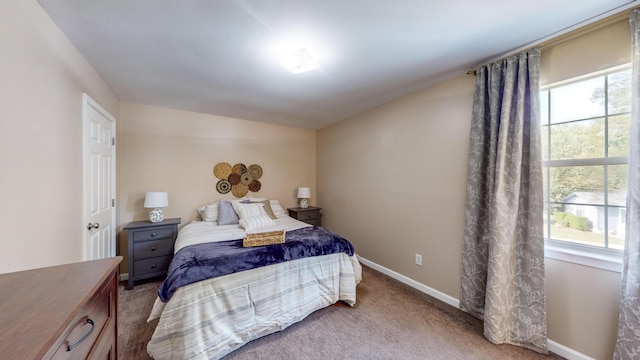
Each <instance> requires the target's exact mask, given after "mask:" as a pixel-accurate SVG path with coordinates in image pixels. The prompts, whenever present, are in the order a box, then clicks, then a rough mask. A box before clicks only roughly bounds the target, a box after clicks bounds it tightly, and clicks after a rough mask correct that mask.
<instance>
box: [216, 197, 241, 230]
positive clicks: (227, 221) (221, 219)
mask: <svg viewBox="0 0 640 360" xmlns="http://www.w3.org/2000/svg"><path fill="white" fill-rule="evenodd" d="M240 202H241V203H243V204H246V203H248V202H249V200H248V199H247V200H240ZM219 206H220V208H219V209H218V225H236V224H238V221H239V220H240V219H239V218H238V214H236V212H235V210H233V204H232V203H231V200H220V202H219Z"/></svg>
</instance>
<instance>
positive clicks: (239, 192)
mask: <svg viewBox="0 0 640 360" xmlns="http://www.w3.org/2000/svg"><path fill="white" fill-rule="evenodd" d="M248 192H249V187H248V186H247V185H245V184H242V183H240V184H238V185H233V186H232V187H231V193H232V194H233V196H235V197H239V198H241V197H243V196H246V195H247V193H248Z"/></svg>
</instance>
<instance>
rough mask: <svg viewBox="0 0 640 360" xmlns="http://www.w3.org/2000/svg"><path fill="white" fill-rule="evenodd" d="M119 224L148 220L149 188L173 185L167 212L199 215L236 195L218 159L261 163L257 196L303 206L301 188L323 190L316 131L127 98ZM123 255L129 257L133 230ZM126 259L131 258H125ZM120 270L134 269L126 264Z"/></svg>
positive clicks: (121, 133)
mask: <svg viewBox="0 0 640 360" xmlns="http://www.w3.org/2000/svg"><path fill="white" fill-rule="evenodd" d="M117 153H118V163H117V168H118V184H117V185H118V202H119V204H118V206H117V209H118V225H119V229H122V227H123V226H124V225H126V224H127V223H128V222H130V221H132V220H147V219H148V210H147V209H145V208H143V203H144V194H145V192H147V191H167V192H168V196H169V207H167V208H165V209H164V213H165V217H166V218H171V217H181V218H182V225H184V224H186V223H187V222H189V221H191V220H195V219H196V218H197V213H196V211H195V209H196V208H197V207H199V206H201V205H205V204H208V203H210V202H212V201H214V200H217V199H221V198H225V199H228V198H233V195H232V194H231V193H229V194H225V195H222V194H219V193H218V192H217V191H216V188H215V185H216V182H217V179H216V178H215V176H214V175H213V167H214V165H215V164H217V163H219V162H228V163H230V164H232V165H233V164H236V163H244V164H246V165H250V164H259V165H260V166H262V169H263V171H264V174H263V176H262V178H261V179H260V182H261V183H262V188H261V189H260V191H258V192H255V193H254V192H250V193H249V195H251V196H259V197H267V198H270V199H277V200H279V201H280V202H281V204H282V206H283V207H284V208H285V209H286V207H291V206H295V205H296V201H297V199H296V190H297V188H298V187H299V186H309V187H310V188H311V196H312V199H311V203H312V204H314V203H315V200H316V199H315V193H316V163H315V159H316V139H315V131H311V130H304V129H295V128H291V127H285V126H279V125H270V124H263V123H257V122H252V121H246V120H239V119H233V118H227V117H221V116H213V115H205V114H198V113H192V112H187V111H180V110H171V109H164V108H158V107H152V106H145V105H136V104H128V103H122V104H121V105H120V119H119V126H118V141H117ZM119 244H120V254H122V255H125V256H126V255H127V239H126V232H120V239H119ZM125 262H126V258H125ZM121 271H122V272H123V273H126V272H127V271H128V269H127V266H126V264H125V265H122V266H121Z"/></svg>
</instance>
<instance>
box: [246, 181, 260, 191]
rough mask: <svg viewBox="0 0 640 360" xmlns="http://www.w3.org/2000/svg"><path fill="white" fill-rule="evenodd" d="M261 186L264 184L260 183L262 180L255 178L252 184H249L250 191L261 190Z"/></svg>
mask: <svg viewBox="0 0 640 360" xmlns="http://www.w3.org/2000/svg"><path fill="white" fill-rule="evenodd" d="M261 187H262V184H261V183H260V181H258V180H253V181H252V182H251V184H249V191H252V192H258V191H260V188H261Z"/></svg>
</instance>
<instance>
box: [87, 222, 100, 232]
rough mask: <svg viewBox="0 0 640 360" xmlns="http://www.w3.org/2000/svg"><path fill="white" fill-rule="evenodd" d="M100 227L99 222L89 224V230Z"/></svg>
mask: <svg viewBox="0 0 640 360" xmlns="http://www.w3.org/2000/svg"><path fill="white" fill-rule="evenodd" d="M99 227H100V224H99V223H95V224H92V223H89V225H87V230H91V229H97V228H99Z"/></svg>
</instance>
